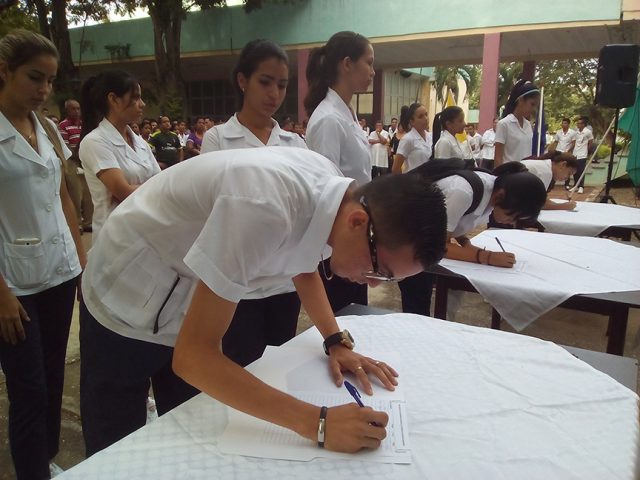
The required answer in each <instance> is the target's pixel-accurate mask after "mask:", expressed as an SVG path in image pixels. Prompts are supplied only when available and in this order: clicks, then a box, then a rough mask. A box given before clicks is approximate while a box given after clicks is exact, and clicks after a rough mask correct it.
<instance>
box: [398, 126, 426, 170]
mask: <svg viewBox="0 0 640 480" xmlns="http://www.w3.org/2000/svg"><path fill="white" fill-rule="evenodd" d="M432 144H433V137H432V136H431V133H429V132H425V138H422V135H420V134H419V133H418V131H417V130H416V129H415V128H412V129H411V130H409V133H407V134H406V135H405V136H404V137H402V139H401V140H400V143H398V151H397V152H396V153H397V154H398V155H402V156H403V157H404V158H405V162H404V165H405V168H404V169H403V170H404V172H405V173H406V172H408V171H410V170H413V169H414V168H417V167H419V166H420V165H422V164H423V163H427V162H428V161H429V160H430V159H431V146H432Z"/></svg>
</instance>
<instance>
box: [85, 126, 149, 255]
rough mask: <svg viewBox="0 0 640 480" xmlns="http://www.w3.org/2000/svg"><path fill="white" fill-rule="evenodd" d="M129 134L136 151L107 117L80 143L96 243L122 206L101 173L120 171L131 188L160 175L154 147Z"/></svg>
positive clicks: (133, 134) (128, 129)
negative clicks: (91, 204) (107, 223)
mask: <svg viewBox="0 0 640 480" xmlns="http://www.w3.org/2000/svg"><path fill="white" fill-rule="evenodd" d="M127 131H128V132H129V136H130V138H132V139H133V146H134V148H131V146H129V144H128V143H127V142H125V141H124V138H122V135H120V132H118V131H117V130H116V128H115V127H114V126H113V125H112V124H111V122H110V121H109V120H107V119H106V118H105V119H104V120H102V121H101V122H100V124H99V125H98V127H97V128H96V129H95V130H93V131H91V132H90V133H89V134H88V135H87V136H86V137H84V138H83V139H82V141H81V142H80V149H79V151H78V154H79V156H80V161H81V162H82V168H83V169H84V174H85V178H86V180H87V185H89V191H90V192H91V198H92V200H93V208H94V209H93V237H92V238H93V242H95V241H96V238H97V237H98V234H99V233H100V229H101V228H102V226H103V225H104V222H106V221H107V217H109V215H110V214H111V212H113V210H114V209H115V208H116V207H117V206H118V201H117V200H115V199H114V198H113V195H111V192H109V190H108V189H107V187H106V186H105V184H104V183H102V181H101V180H100V179H99V178H98V173H100V172H101V171H102V170H108V169H111V168H118V169H120V170H122V174H123V175H124V178H125V179H126V180H127V182H129V184H131V185H141V184H143V183H144V182H146V181H147V180H149V179H150V178H151V177H152V176H154V175H156V174H157V173H160V167H159V166H158V162H157V161H156V159H155V157H154V156H153V153H152V152H151V146H150V145H149V144H148V143H147V142H145V141H144V139H143V138H142V137H139V136H138V135H136V134H135V133H133V130H131V129H130V128H129V127H127Z"/></svg>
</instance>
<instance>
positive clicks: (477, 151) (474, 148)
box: [467, 132, 482, 160]
mask: <svg viewBox="0 0 640 480" xmlns="http://www.w3.org/2000/svg"><path fill="white" fill-rule="evenodd" d="M467 143H468V144H469V148H471V156H472V157H473V159H474V160H480V159H482V155H481V151H482V148H481V145H482V135H480V134H479V133H478V132H476V133H474V134H473V136H471V135H467Z"/></svg>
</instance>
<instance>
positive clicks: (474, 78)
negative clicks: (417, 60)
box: [433, 65, 480, 108]
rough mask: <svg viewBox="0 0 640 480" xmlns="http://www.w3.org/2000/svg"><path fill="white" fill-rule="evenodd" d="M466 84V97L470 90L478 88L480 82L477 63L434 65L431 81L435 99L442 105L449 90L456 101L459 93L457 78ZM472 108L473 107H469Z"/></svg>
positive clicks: (473, 90)
mask: <svg viewBox="0 0 640 480" xmlns="http://www.w3.org/2000/svg"><path fill="white" fill-rule="evenodd" d="M459 78H460V79H462V81H463V82H464V83H465V85H466V87H467V88H466V90H467V92H466V94H465V98H467V97H468V96H469V95H470V93H471V92H475V91H477V90H478V85H479V83H480V67H479V66H478V65H460V66H447V67H436V68H435V69H434V74H433V83H434V88H435V91H436V100H437V101H438V102H440V103H441V104H442V105H444V104H445V103H446V101H447V97H448V96H449V92H451V94H452V95H453V99H454V100H455V102H456V103H458V96H459V94H460V92H459V88H458V79H459ZM471 108H474V107H471Z"/></svg>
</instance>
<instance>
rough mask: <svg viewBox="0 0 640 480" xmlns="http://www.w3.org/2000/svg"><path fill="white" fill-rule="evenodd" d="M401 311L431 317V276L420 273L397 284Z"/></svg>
mask: <svg viewBox="0 0 640 480" xmlns="http://www.w3.org/2000/svg"><path fill="white" fill-rule="evenodd" d="M398 286H399V287H400V297H401V299H402V311H403V312H404V313H417V314H418V315H426V316H428V317H429V316H431V313H430V312H431V290H432V289H433V275H432V274H430V273H426V272H422V273H419V274H417V275H414V276H413V277H407V278H405V279H404V280H400V281H399V282H398Z"/></svg>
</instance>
